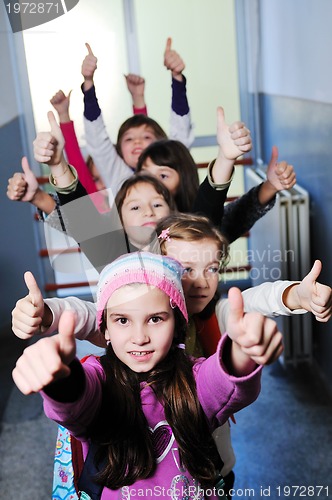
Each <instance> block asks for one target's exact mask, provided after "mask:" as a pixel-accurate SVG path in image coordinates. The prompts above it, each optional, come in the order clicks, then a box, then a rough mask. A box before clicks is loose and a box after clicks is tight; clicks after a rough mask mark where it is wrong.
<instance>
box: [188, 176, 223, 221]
mask: <svg viewBox="0 0 332 500" xmlns="http://www.w3.org/2000/svg"><path fill="white" fill-rule="evenodd" d="M227 192H228V188H226V189H222V190H217V189H215V188H213V187H212V186H211V185H210V183H209V180H208V178H207V177H206V178H205V179H204V181H203V182H202V183H201V184H200V186H199V189H198V193H197V196H196V199H195V202H194V205H193V208H192V212H193V213H196V214H199V215H205V217H208V218H209V219H210V221H211V222H212V224H213V225H214V226H217V227H220V224H221V221H222V219H223V215H224V203H225V201H226V197H227Z"/></svg>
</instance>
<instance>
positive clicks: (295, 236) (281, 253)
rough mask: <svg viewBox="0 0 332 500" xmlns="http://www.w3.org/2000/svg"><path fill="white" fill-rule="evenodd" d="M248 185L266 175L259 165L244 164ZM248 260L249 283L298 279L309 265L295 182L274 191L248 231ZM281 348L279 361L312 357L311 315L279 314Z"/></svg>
mask: <svg viewBox="0 0 332 500" xmlns="http://www.w3.org/2000/svg"><path fill="white" fill-rule="evenodd" d="M245 177H246V186H247V189H250V188H252V187H254V186H256V185H258V184H260V183H261V182H262V180H264V179H265V178H266V176H265V173H264V171H263V170H261V169H257V170H253V169H251V168H247V169H246V171H245ZM248 261H249V263H250V265H251V271H250V278H251V281H252V285H253V286H255V285H259V284H261V283H263V282H264V281H275V280H279V279H283V280H301V279H302V278H304V276H305V275H306V274H307V273H308V272H309V271H310V269H311V260H310V233H309V195H308V192H307V191H305V190H304V189H302V188H301V187H300V186H298V185H297V184H296V185H295V186H294V188H292V189H291V190H289V191H281V192H280V193H279V194H278V195H277V199H276V203H275V206H274V208H273V209H272V210H270V212H268V213H267V214H266V215H265V216H264V217H262V218H261V219H260V220H259V221H258V222H256V224H255V225H254V226H253V228H252V229H251V231H250V237H249V242H248ZM277 323H278V327H279V329H280V330H281V331H282V333H283V337H284V345H285V350H284V353H283V356H282V359H281V361H282V362H283V363H284V364H292V365H296V364H298V363H299V362H303V361H305V362H311V361H312V315H311V314H309V313H308V314H304V315H296V316H290V317H289V316H280V317H279V318H277Z"/></svg>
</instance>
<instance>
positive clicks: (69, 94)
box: [67, 89, 73, 101]
mask: <svg viewBox="0 0 332 500" xmlns="http://www.w3.org/2000/svg"><path fill="white" fill-rule="evenodd" d="M72 91H73V89H71V90H70V91H69V93H68V95H67V99H68V101H70V96H71V93H72Z"/></svg>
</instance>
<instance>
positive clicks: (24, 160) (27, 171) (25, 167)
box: [21, 156, 31, 175]
mask: <svg viewBox="0 0 332 500" xmlns="http://www.w3.org/2000/svg"><path fill="white" fill-rule="evenodd" d="M21 165H22V170H23V172H24V173H25V174H26V175H27V174H30V173H31V168H30V165H29V162H28V158H27V157H26V156H23V157H22V161H21Z"/></svg>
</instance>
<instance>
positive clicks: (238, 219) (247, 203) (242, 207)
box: [220, 184, 276, 243]
mask: <svg viewBox="0 0 332 500" xmlns="http://www.w3.org/2000/svg"><path fill="white" fill-rule="evenodd" d="M260 186H261V184H260V185H259V186H255V187H253V188H251V189H250V190H249V191H248V192H247V193H245V194H244V195H242V196H241V197H240V198H238V199H237V200H235V201H232V202H230V203H228V205H226V206H225V210H224V218H223V221H222V223H221V226H220V229H221V232H222V234H223V235H224V236H226V238H227V239H228V241H229V243H232V241H235V240H236V239H237V238H239V237H240V236H243V235H244V234H245V233H246V232H248V231H249V230H250V229H251V228H252V226H253V225H254V224H255V222H257V221H258V220H259V219H260V218H261V217H263V215H265V214H266V213H267V212H268V211H269V210H271V208H273V207H274V204H275V200H276V198H275V197H274V198H273V199H272V200H271V201H270V202H269V203H267V204H266V205H261V204H260V202H259V200H258V192H259V189H260Z"/></svg>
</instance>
